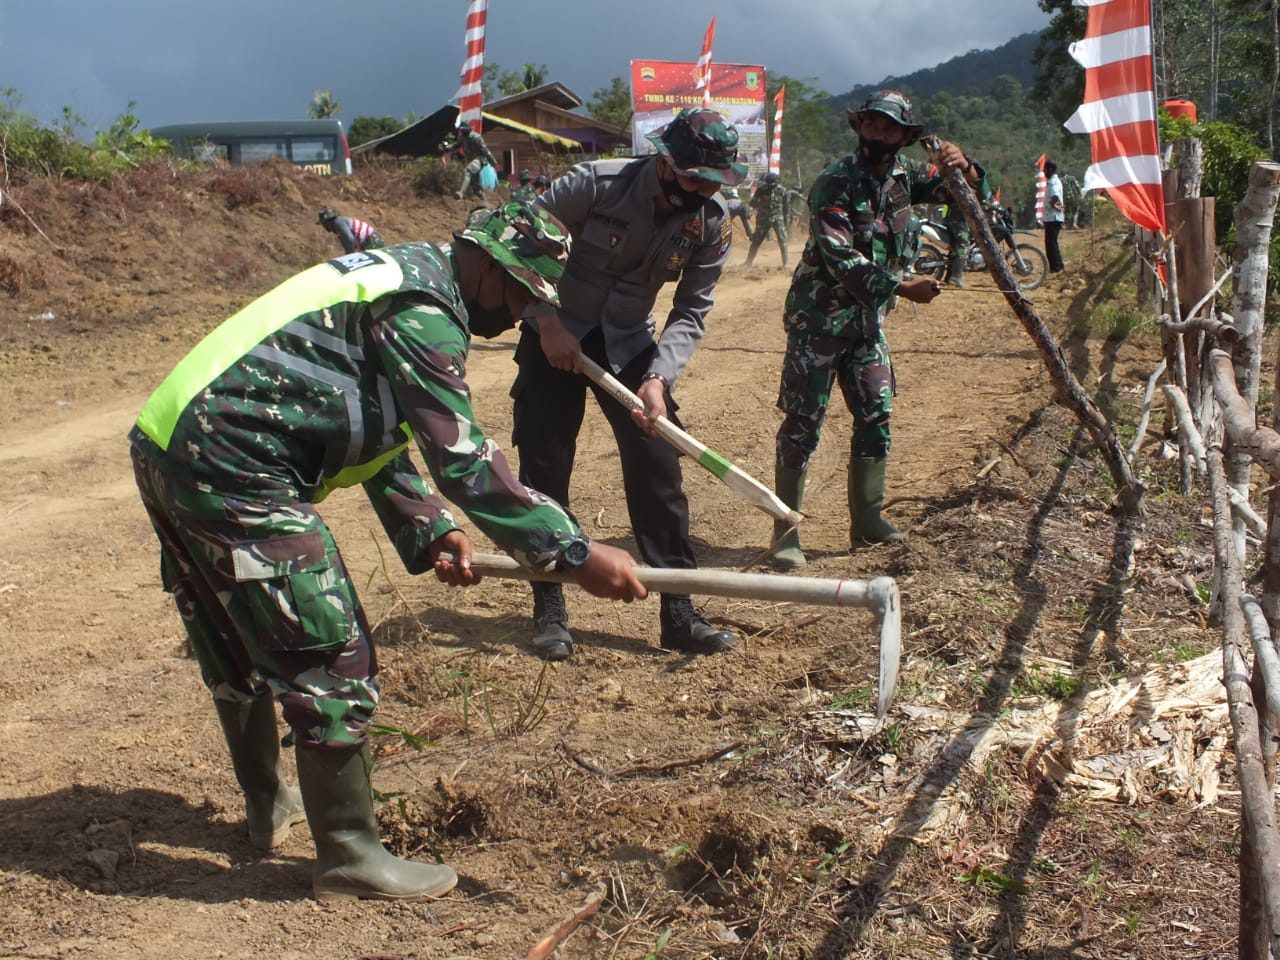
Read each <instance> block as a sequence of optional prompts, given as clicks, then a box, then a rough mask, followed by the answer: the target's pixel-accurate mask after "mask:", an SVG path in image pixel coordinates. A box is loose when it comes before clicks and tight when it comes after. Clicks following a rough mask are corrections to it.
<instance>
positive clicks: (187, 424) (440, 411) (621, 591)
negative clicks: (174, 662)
mask: <svg viewBox="0 0 1280 960" xmlns="http://www.w3.org/2000/svg"><path fill="white" fill-rule="evenodd" d="M567 252H568V239H567V237H566V235H565V233H564V230H563V227H562V225H560V224H559V223H558V222H557V221H555V220H554V219H553V218H551V217H549V216H548V215H547V214H546V213H545V212H541V211H535V210H533V208H531V207H529V206H528V205H523V204H509V205H507V206H506V207H504V208H502V209H499V210H495V211H493V212H492V215H491V216H490V217H489V218H488V219H487V220H486V221H484V222H482V223H479V224H477V225H474V226H468V227H467V228H464V229H463V230H460V231H458V232H457V233H455V234H454V242H453V243H452V244H450V245H443V246H436V245H433V244H430V243H404V244H399V245H396V246H392V247H387V248H384V249H382V250H379V251H364V252H357V253H353V254H348V255H346V256H343V257H339V258H337V259H335V260H330V261H328V262H327V263H322V264H319V265H318V266H315V267H312V268H311V269H309V270H306V271H304V272H302V273H300V274H298V275H297V276H295V277H293V278H292V279H290V280H287V281H285V282H284V283H283V284H281V285H280V286H278V287H276V288H275V289H274V290H272V291H271V292H269V293H267V294H266V295H265V296H263V297H261V298H260V299H258V300H256V301H254V302H253V303H251V304H249V306H247V307H246V308H245V309H243V310H241V311H240V312H239V313H237V314H236V315H235V316H233V317H231V318H230V319H229V320H227V321H226V322H224V323H223V324H222V325H221V326H220V327H218V329H217V330H215V331H214V332H213V333H211V334H210V335H209V336H208V337H206V338H205V339H204V341H202V342H201V343H200V344H199V345H198V346H197V347H196V348H195V349H194V350H193V351H192V352H191V353H190V354H188V355H187V357H186V358H185V359H183V360H182V361H181V362H180V363H179V364H178V366H177V367H176V368H175V369H174V370H173V372H172V373H170V374H169V376H168V378H166V379H165V381H164V382H163V383H162V384H161V385H160V387H159V388H158V389H157V390H156V391H155V393H154V394H152V396H151V398H150V399H149V400H148V401H147V403H146V405H145V406H144V407H143V409H142V412H141V413H140V414H139V416H138V420H137V423H136V425H135V426H134V428H133V430H132V431H131V433H130V435H129V439H130V443H131V455H132V458H133V463H134V470H135V474H136V478H137V483H138V489H139V491H140V493H141V497H142V502H143V504H144V506H145V507H146V510H147V513H148V515H149V517H150V519H151V522H152V525H153V527H154V528H155V531H156V534H157V536H158V537H159V540H160V545H161V551H160V565H161V578H162V581H163V583H164V586H165V588H166V589H167V590H168V591H169V592H171V593H172V594H173V598H174V601H175V603H176V605H177V607H178V610H179V612H180V613H181V615H182V619H183V622H184V625H185V627H186V630H187V635H188V637H189V639H190V642H191V646H192V648H193V650H194V652H195V655H196V659H197V661H198V662H199V665H200V669H201V671H202V674H203V677H204V680H205V683H206V685H207V686H208V687H209V689H210V691H211V692H212V694H213V698H214V703H215V705H216V707H217V712H218V716H219V719H220V720H221V723H222V726H223V730H224V732H225V734H226V739H227V744H228V747H229V749H230V753H231V759H232V766H233V768H234V770H235V773H236V778H237V780H238V781H239V783H240V785H241V787H242V788H243V790H244V794H245V808H246V814H247V818H248V822H249V835H250V839H251V840H252V842H253V843H254V844H255V845H257V846H259V847H261V848H264V849H270V848H272V847H275V846H278V845H279V844H281V843H283V842H284V840H285V838H286V837H287V836H288V833H289V828H290V826H291V825H292V824H294V823H297V822H300V821H301V820H302V819H303V818H304V816H305V819H306V820H307V821H308V822H309V824H310V826H311V833H312V836H313V838H314V840H315V845H316V854H317V857H316V867H315V872H314V876H313V891H314V893H315V896H316V897H317V898H318V899H321V900H329V899H353V898H356V897H369V898H376V899H387V900H400V899H418V898H421V897H425V896H438V895H440V894H442V893H444V892H446V891H448V890H449V889H451V888H452V887H453V885H454V884H455V883H456V881H457V875H456V874H455V873H454V871H453V870H452V869H450V868H449V867H447V866H444V865H438V864H426V863H415V862H411V861H405V860H400V859H398V858H396V857H394V856H392V855H391V854H390V853H388V852H387V851H386V850H385V849H384V848H383V847H382V845H381V843H380V839H379V835H378V826H377V820H376V819H375V817H374V810H373V805H372V796H371V792H370V781H369V774H370V768H371V760H370V754H369V749H368V744H367V742H366V738H367V734H368V728H369V723H370V720H371V718H372V716H373V712H374V709H375V708H376V707H377V704H378V682H377V672H378V665H377V659H376V655H375V652H374V648H373V645H372V641H371V637H370V633H369V625H368V623H367V621H366V619H365V615H364V612H363V610H362V609H361V606H360V602H359V600H358V599H357V597H356V592H355V588H354V585H353V584H352V582H351V578H350V576H349V575H348V573H347V570H346V568H345V566H344V565H343V561H342V557H341V556H340V554H339V552H338V549H337V547H336V545H335V544H334V540H333V536H332V535H331V533H330V531H329V529H328V527H327V526H326V525H325V523H324V521H323V520H322V519H321V518H320V516H319V514H318V513H317V511H316V504H317V503H318V502H319V501H320V500H321V499H322V498H323V497H324V496H325V494H327V493H328V492H329V491H330V490H332V489H334V488H336V487H341V486H350V485H353V484H356V483H359V484H362V485H363V487H364V490H365V493H366V494H367V495H368V497H369V499H370V501H371V502H372V504H373V507H374V511H375V512H376V513H377V515H378V518H379V520H380V521H381V522H382V525H383V527H384V528H385V529H386V531H387V534H388V536H389V537H390V539H391V541H392V543H393V544H394V546H395V549H396V551H397V553H398V554H399V555H400V557H401V560H402V561H403V563H404V565H405V567H406V568H407V569H408V570H409V571H410V572H411V573H422V572H425V571H427V570H431V569H434V570H435V573H436V575H437V577H439V578H440V579H441V580H443V581H444V582H446V583H449V584H453V585H465V584H469V583H473V582H475V580H476V579H477V578H476V576H475V574H474V572H473V571H472V569H471V567H470V562H471V557H472V555H473V549H472V545H471V542H470V540H469V539H468V538H467V537H466V536H465V535H464V534H463V533H462V531H461V530H459V529H458V525H457V522H456V521H455V519H454V517H453V514H452V513H451V512H450V509H449V507H448V506H447V505H446V504H445V502H444V501H443V500H441V499H440V498H439V497H438V496H436V495H435V494H434V493H432V492H431V490H430V489H429V488H428V487H427V485H426V484H425V483H424V482H423V480H422V478H421V477H420V476H419V474H418V473H417V471H416V470H415V469H414V466H413V464H412V462H411V461H410V459H409V453H408V447H409V444H410V442H411V441H413V440H415V439H416V440H417V444H418V449H419V450H420V452H421V454H422V456H423V458H424V460H425V463H426V465H427V467H428V469H429V471H430V473H431V477H432V479H433V480H434V482H435V484H436V485H437V486H438V488H439V490H440V491H441V493H443V494H444V495H446V496H448V497H449V498H451V499H452V500H453V501H454V502H456V503H458V504H460V505H461V506H462V507H463V508H464V509H465V510H466V511H467V514H468V516H469V517H470V518H471V519H472V520H473V521H474V522H475V524H476V526H477V527H478V528H479V529H480V530H482V531H483V532H484V533H485V534H487V535H488V536H489V537H491V538H492V539H493V540H494V541H495V542H496V543H497V544H499V545H500V546H502V547H503V548H504V549H506V550H508V551H510V552H511V553H512V554H513V555H514V556H515V557H516V558H517V559H518V560H520V561H521V562H522V563H523V564H525V565H527V566H529V567H535V568H539V569H549V568H553V567H554V568H558V569H562V570H567V571H570V572H571V573H572V575H573V578H574V579H575V580H576V581H577V582H578V583H579V584H580V585H581V586H583V587H584V588H585V589H587V590H589V591H590V592H592V593H595V594H597V595H599V596H606V597H613V598H617V599H623V600H630V599H632V598H636V597H641V596H643V595H644V588H643V586H641V585H640V584H639V582H638V581H637V580H636V578H635V572H634V562H633V561H632V560H631V558H630V557H629V556H628V555H627V554H626V553H624V552H622V551H620V550H617V549H616V548H613V547H609V546H607V545H604V544H601V543H593V542H592V541H590V540H589V539H588V538H587V536H586V535H585V534H584V533H583V532H582V530H581V528H580V527H579V526H578V524H577V523H576V522H575V520H574V518H573V517H572V516H571V515H570V514H569V513H568V512H567V511H566V510H565V509H564V508H562V507H561V506H560V505H559V504H557V503H555V502H554V501H552V500H550V499H548V498H547V497H545V496H543V495H542V494H540V493H538V492H537V491H535V490H531V489H529V488H527V487H526V486H524V485H523V484H521V483H519V482H518V481H517V480H516V478H515V476H514V474H513V473H512V470H511V468H510V466H509V465H508V463H507V461H506V459H505V458H504V457H503V455H502V452H501V451H500V450H499V449H498V448H497V447H496V445H495V444H494V442H493V441H492V440H490V439H489V438H488V437H486V436H485V434H484V432H483V431H482V430H481V428H480V427H479V425H478V424H476V422H475V417H474V415H473V413H472V409H471V400H470V394H469V391H468V388H467V384H466V381H465V379H464V376H465V370H466V359H467V349H468V345H469V343H470V339H471V334H472V333H473V332H480V333H483V334H486V335H492V334H493V333H495V332H497V331H500V330H502V329H509V328H510V327H511V326H512V325H513V324H514V322H515V319H516V318H517V317H518V316H519V315H520V313H521V312H522V311H523V310H524V308H525V307H526V306H528V305H529V304H530V303H533V302H535V301H544V302H548V303H555V302H556V292H555V286H554V284H555V282H556V280H557V279H558V277H559V276H560V274H561V273H562V272H563V269H564V263H565V261H566V259H567ZM444 551H452V553H453V554H455V555H456V558H455V559H448V558H446V557H444V556H443V552H444ZM273 695H274V698H275V699H278V700H279V702H280V705H281V707H282V708H283V711H284V718H285V720H286V722H287V723H288V724H289V726H290V727H291V728H292V730H293V737H294V740H295V742H296V744H297V748H298V749H297V768H298V782H299V786H300V787H301V791H300V796H299V791H298V790H295V789H293V788H292V787H288V786H286V785H285V784H284V783H283V782H282V781H281V779H280V776H279V773H278V769H277V763H278V759H279V735H278V733H277V730H276V714H275V706H274V703H273V699H272V698H273Z"/></svg>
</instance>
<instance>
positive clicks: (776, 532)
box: [769, 466, 808, 570]
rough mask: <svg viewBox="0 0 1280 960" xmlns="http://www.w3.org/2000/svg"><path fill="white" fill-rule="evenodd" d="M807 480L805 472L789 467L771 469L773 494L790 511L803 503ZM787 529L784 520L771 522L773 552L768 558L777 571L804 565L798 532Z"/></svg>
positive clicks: (787, 524) (788, 525)
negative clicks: (771, 560)
mask: <svg viewBox="0 0 1280 960" xmlns="http://www.w3.org/2000/svg"><path fill="white" fill-rule="evenodd" d="M807 479H808V471H807V470H792V469H791V468H790V467H780V466H775V467H774V468H773V489H774V492H775V493H776V494H777V495H778V499H779V500H781V501H782V502H783V503H785V504H786V505H787V506H788V507H790V508H791V509H792V510H799V509H800V506H801V504H803V503H804V488H805V482H806V480H807ZM788 527H791V525H790V524H789V523H787V522H786V521H785V520H775V521H773V550H772V551H771V552H770V554H769V556H770V557H771V558H772V559H773V565H774V566H775V567H776V568H777V569H779V570H794V569H796V567H803V566H804V565H805V559H804V551H803V550H801V549H800V531H799V530H797V529H796V528H794V527H791V529H790V531H788V529H787V528H788ZM779 538H781V539H779Z"/></svg>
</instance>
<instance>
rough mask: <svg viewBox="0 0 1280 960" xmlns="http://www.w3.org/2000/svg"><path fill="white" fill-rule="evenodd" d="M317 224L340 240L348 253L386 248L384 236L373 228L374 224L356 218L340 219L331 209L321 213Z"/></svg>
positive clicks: (328, 208) (325, 209)
mask: <svg viewBox="0 0 1280 960" xmlns="http://www.w3.org/2000/svg"><path fill="white" fill-rule="evenodd" d="M317 222H318V223H319V224H320V226H322V227H324V228H325V229H326V230H328V231H329V232H330V233H332V234H333V235H334V236H336V237H337V238H338V240H339V241H340V242H341V243H342V249H343V250H344V251H345V252H347V253H355V252H357V251H359V250H378V249H381V248H382V247H385V246H386V243H385V242H383V239H382V235H381V234H380V233H378V231H377V230H375V229H374V228H373V224H371V223H367V222H366V221H364V220H357V219H356V218H355V217H340V216H338V214H337V212H336V211H335V210H333V209H332V208H330V207H325V208H324V209H323V210H321V211H320V219H319V220H318V221H317Z"/></svg>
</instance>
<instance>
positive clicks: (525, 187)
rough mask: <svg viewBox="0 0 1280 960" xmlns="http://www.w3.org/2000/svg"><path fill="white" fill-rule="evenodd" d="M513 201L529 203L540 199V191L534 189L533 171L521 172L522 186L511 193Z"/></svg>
mask: <svg viewBox="0 0 1280 960" xmlns="http://www.w3.org/2000/svg"><path fill="white" fill-rule="evenodd" d="M511 199H512V200H520V201H522V202H525V203H529V202H531V201H533V200H536V199H538V191H537V190H535V189H533V171H532V170H521V171H520V186H518V187H516V188H515V189H514V190H512V191H511Z"/></svg>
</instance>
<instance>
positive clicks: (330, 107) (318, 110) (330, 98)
mask: <svg viewBox="0 0 1280 960" xmlns="http://www.w3.org/2000/svg"><path fill="white" fill-rule="evenodd" d="M341 112H342V103H341V102H340V101H339V100H338V98H337V97H335V96H334V95H333V91H332V90H317V91H316V95H315V96H314V97H312V98H311V106H309V107H307V116H308V117H311V118H312V119H314V120H325V119H328V118H329V117H336V116H337V115H338V114H340V113H341Z"/></svg>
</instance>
